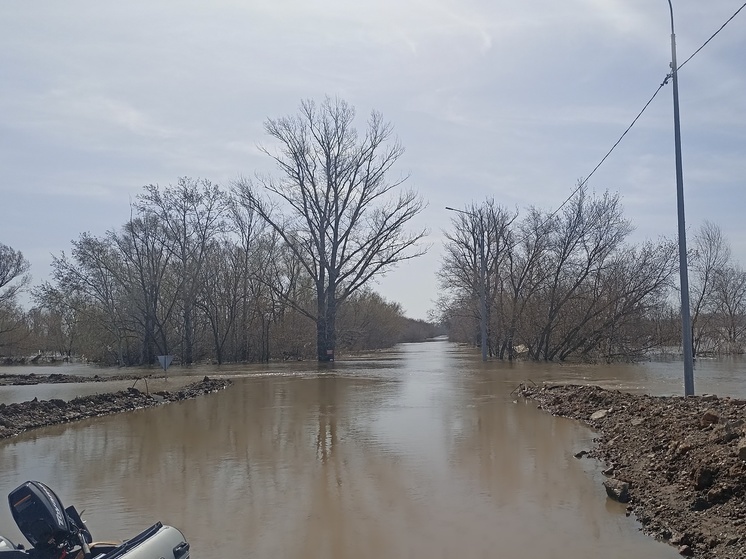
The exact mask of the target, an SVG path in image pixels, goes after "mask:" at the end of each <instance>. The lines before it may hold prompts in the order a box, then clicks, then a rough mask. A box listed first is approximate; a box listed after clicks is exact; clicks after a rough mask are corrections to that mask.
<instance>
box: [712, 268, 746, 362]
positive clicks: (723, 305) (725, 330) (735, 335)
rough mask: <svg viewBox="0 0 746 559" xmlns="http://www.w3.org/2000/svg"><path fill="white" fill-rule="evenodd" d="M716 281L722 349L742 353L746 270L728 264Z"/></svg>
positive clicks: (745, 318)
mask: <svg viewBox="0 0 746 559" xmlns="http://www.w3.org/2000/svg"><path fill="white" fill-rule="evenodd" d="M714 283H715V286H714V292H715V298H716V305H717V315H718V325H719V327H718V330H717V331H718V335H719V338H720V340H721V341H722V350H723V351H724V352H725V353H742V352H743V348H744V341H746V340H744V335H746V272H745V271H744V270H743V269H742V268H741V267H740V266H726V267H725V268H724V269H722V270H720V272H719V273H718V274H717V276H716V277H715V282H714Z"/></svg>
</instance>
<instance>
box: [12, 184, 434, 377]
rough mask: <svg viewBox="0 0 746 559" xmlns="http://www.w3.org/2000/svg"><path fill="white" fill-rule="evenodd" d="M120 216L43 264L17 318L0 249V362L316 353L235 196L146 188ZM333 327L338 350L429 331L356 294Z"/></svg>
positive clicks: (297, 293)
mask: <svg viewBox="0 0 746 559" xmlns="http://www.w3.org/2000/svg"><path fill="white" fill-rule="evenodd" d="M131 214H132V215H131V219H130V220H129V221H128V222H127V223H125V224H124V225H123V226H122V227H121V228H119V229H112V230H110V231H108V232H107V233H106V234H105V235H103V236H95V235H91V234H89V233H83V234H81V235H80V237H79V238H78V239H77V240H75V241H73V242H72V248H71V250H70V252H69V254H67V253H62V254H61V255H59V256H56V257H54V258H53V262H52V280H51V281H50V282H46V283H44V284H42V285H39V286H37V287H35V288H33V289H32V290H31V291H32V300H33V302H34V306H33V308H32V309H31V310H30V311H28V312H26V311H23V310H22V309H21V308H20V307H19V306H18V304H17V295H18V293H19V291H20V289H21V288H23V287H24V286H26V285H27V284H28V263H27V262H26V261H25V259H24V258H23V256H22V255H21V253H20V252H18V251H14V250H13V249H11V248H10V247H5V246H4V245H0V279H1V278H5V279H6V281H4V283H0V289H2V291H0V293H1V295H0V325H1V326H0V355H3V356H11V355H29V354H36V353H37V352H38V351H42V352H54V353H57V354H60V355H64V356H82V357H84V358H86V359H89V360H91V361H95V362H98V363H106V364H112V365H114V364H116V365H121V366H127V365H143V364H145V365H147V364H153V363H154V362H156V356H157V355H165V354H174V355H175V356H176V360H177V362H181V363H184V364H186V363H192V362H206V361H207V362H215V363H224V362H252V361H254V362H255V361H267V360H269V359H305V358H314V357H315V356H316V349H317V348H316V344H315V337H316V334H315V331H316V326H315V324H314V322H313V321H311V320H308V318H307V317H306V316H304V315H303V314H302V313H300V312H298V310H297V309H296V307H297V306H299V305H304V304H305V305H307V306H308V307H310V308H313V306H314V305H315V300H314V299H315V293H314V290H313V289H312V288H311V286H310V285H309V280H308V277H307V276H306V275H305V274H304V273H303V271H302V269H300V268H299V265H298V262H297V259H296V258H295V257H294V255H293V253H292V251H291V250H289V249H288V247H287V245H286V244H285V243H283V242H281V239H280V238H279V235H278V234H277V232H276V231H274V230H272V229H271V228H270V227H268V226H267V224H266V222H265V221H264V220H262V219H260V218H259V217H258V216H257V215H256V213H255V212H254V210H253V209H252V207H251V205H250V204H249V203H248V202H247V200H246V198H245V197H244V196H242V195H241V192H240V191H239V189H231V190H228V191H226V190H223V189H221V188H220V187H218V186H217V185H215V184H212V183H211V182H209V181H207V180H193V179H190V178H182V179H179V181H178V183H177V184H176V185H174V186H169V187H166V188H161V187H158V186H155V185H150V186H147V187H145V188H144V190H143V192H142V194H141V195H140V196H138V197H137V200H136V202H135V203H134V204H132V208H131ZM3 271H5V273H4V275H3ZM291 301H292V304H291V303H290V302H291ZM337 329H338V332H339V335H338V339H337V347H338V349H339V350H341V351H360V350H369V349H378V348H385V347H390V346H392V345H394V344H396V343H398V342H400V341H419V340H424V339H426V338H428V337H431V336H434V335H436V334H437V331H436V329H435V327H434V326H432V325H430V324H428V323H425V322H424V321H416V320H411V319H408V318H406V317H405V316H404V314H403V312H402V309H401V307H400V305H399V304H397V303H392V302H389V301H386V300H385V299H383V298H382V297H381V296H380V295H378V294H377V293H375V292H373V291H371V290H370V289H367V288H361V289H359V290H357V291H356V292H355V293H353V294H351V295H350V296H349V298H347V299H346V300H345V301H344V304H342V305H340V308H339V312H338V316H337Z"/></svg>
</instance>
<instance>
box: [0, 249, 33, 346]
mask: <svg viewBox="0 0 746 559" xmlns="http://www.w3.org/2000/svg"><path fill="white" fill-rule="evenodd" d="M29 269H30V264H29V262H28V260H26V258H24V256H23V254H22V253H21V251H20V250H14V249H13V248H11V247H9V246H8V245H5V244H3V243H0V347H2V346H3V345H4V344H9V343H10V338H8V336H10V334H11V333H12V332H14V331H16V330H18V329H19V328H20V326H21V325H22V321H23V320H22V319H23V313H22V312H20V310H19V309H18V308H17V304H16V296H17V295H18V293H19V292H20V291H21V290H23V289H24V288H25V287H26V286H27V285H28V284H29V282H30V281H31V276H30V275H29V273H28V272H29ZM5 338H7V339H5Z"/></svg>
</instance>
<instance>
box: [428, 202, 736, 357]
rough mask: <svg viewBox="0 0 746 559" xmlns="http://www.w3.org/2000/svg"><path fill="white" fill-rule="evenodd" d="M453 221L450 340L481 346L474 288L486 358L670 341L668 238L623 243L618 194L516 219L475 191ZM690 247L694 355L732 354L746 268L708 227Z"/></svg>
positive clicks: (445, 274) (447, 278)
mask: <svg viewBox="0 0 746 559" xmlns="http://www.w3.org/2000/svg"><path fill="white" fill-rule="evenodd" d="M457 211H458V210H457ZM452 221H453V223H452V225H453V227H452V230H451V231H450V232H446V239H447V241H446V246H445V256H444V258H443V261H442V265H441V268H440V271H439V277H440V284H441V287H442V289H443V292H444V295H443V297H442V298H441V299H440V300H439V302H438V312H439V315H440V319H441V320H442V321H443V322H444V323H445V324H447V326H448V329H449V332H450V336H451V338H452V339H454V340H458V341H462V342H467V343H472V344H475V345H479V344H480V343H481V339H480V320H481V311H480V303H481V290H482V286H483V285H484V293H485V299H486V309H485V311H486V322H487V345H488V352H489V354H490V355H491V356H495V357H498V358H502V359H514V358H516V357H518V356H522V357H524V358H530V359H534V360H558V361H562V360H566V359H585V360H614V359H633V358H639V357H642V356H645V355H649V354H650V353H651V352H657V351H662V350H666V349H671V348H678V347H680V345H681V321H680V316H681V315H680V311H679V293H678V291H677V283H678V282H677V277H678V276H677V274H676V272H677V270H678V252H677V245H676V244H675V243H673V242H671V241H668V240H660V241H658V242H652V241H649V242H646V243H644V244H642V245H637V246H636V245H632V244H630V243H629V242H628V241H627V239H628V236H629V234H630V233H631V232H632V226H631V224H630V223H629V221H628V220H626V219H625V218H624V215H623V210H622V206H621V204H620V200H619V196H618V195H611V194H609V193H605V194H603V195H601V196H594V195H589V194H588V193H587V191H586V190H585V189H584V188H581V189H580V190H579V191H578V193H577V194H576V195H575V196H574V197H573V198H572V199H571V200H570V201H569V203H568V204H567V205H566V206H565V207H564V209H563V210H562V212H561V213H559V214H550V213H547V212H544V211H542V210H539V209H537V208H530V209H529V210H528V211H527V212H526V214H525V215H523V216H521V215H519V214H518V212H510V211H508V210H507V209H506V208H504V207H501V206H499V205H497V204H496V203H495V202H494V200H486V201H485V202H484V203H482V204H480V205H476V204H475V205H472V206H470V207H467V208H466V209H465V210H461V211H459V213H458V214H455V216H454V218H453V220H452ZM690 246H691V247H692V248H691V251H690V255H689V262H690V285H691V288H690V292H691V298H692V319H693V330H694V339H695V352H696V353H699V354H702V353H713V352H726V353H742V352H743V349H744V347H745V344H746V274H744V271H743V270H742V269H741V268H740V267H739V266H738V265H737V264H735V263H733V262H732V261H731V260H730V251H729V250H728V247H727V243H726V242H725V240H724V239H723V238H722V234H721V233H720V230H719V229H718V228H717V227H716V226H714V225H712V224H709V223H707V224H705V225H704V226H703V227H702V229H701V230H700V231H699V232H698V234H697V235H696V236H695V237H694V239H693V243H691V244H690Z"/></svg>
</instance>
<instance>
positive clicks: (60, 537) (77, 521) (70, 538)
mask: <svg viewBox="0 0 746 559" xmlns="http://www.w3.org/2000/svg"><path fill="white" fill-rule="evenodd" d="M8 502H9V504H10V512H11V514H12V515H13V519H14V520H15V521H16V524H17V525H18V528H19V529H20V530H21V532H22V533H23V535H24V536H25V537H26V539H27V540H28V541H29V543H30V544H31V545H32V546H33V550H32V551H31V552H30V553H31V554H32V555H33V556H34V557H38V558H39V559H60V558H61V557H64V556H65V555H67V553H68V552H69V551H72V550H73V548H75V547H76V546H80V547H81V548H82V549H83V551H84V552H85V555H90V551H89V550H88V544H89V543H91V541H92V537H91V533H90V532H89V531H88V529H87V528H86V527H85V524H84V523H83V521H82V520H81V518H80V515H79V514H78V512H77V511H76V510H75V508H74V507H68V508H67V509H65V508H64V507H63V506H62V502H61V501H60V499H59V497H57V495H56V494H55V493H54V491H52V490H51V489H50V488H49V487H47V486H46V485H45V484H43V483H41V482H40V481H27V482H26V483H24V484H23V485H21V486H20V487H17V488H16V489H14V490H13V491H12V492H11V493H10V495H8Z"/></svg>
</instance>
